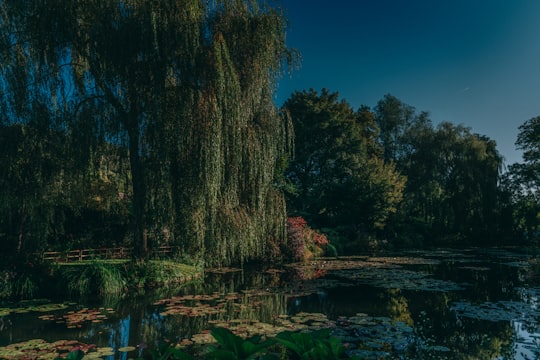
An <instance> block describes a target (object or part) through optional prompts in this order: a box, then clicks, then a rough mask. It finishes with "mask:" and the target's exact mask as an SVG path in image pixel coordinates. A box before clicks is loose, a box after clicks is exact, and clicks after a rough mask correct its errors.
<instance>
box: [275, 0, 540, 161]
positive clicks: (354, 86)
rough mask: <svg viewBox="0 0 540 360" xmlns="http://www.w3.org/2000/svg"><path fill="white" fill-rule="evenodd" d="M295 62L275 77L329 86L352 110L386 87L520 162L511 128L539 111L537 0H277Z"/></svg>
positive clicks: (287, 88)
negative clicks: (292, 69)
mask: <svg viewBox="0 0 540 360" xmlns="http://www.w3.org/2000/svg"><path fill="white" fill-rule="evenodd" d="M280 3H281V6H282V7H283V9H284V11H285V14H286V16H287V18H288V19H289V28H288V31H287V39H288V40H287V42H288V45H289V46H290V47H293V48H296V49H297V50H299V52H300V53H301V55H302V66H301V68H300V70H297V71H295V72H293V74H292V75H291V76H287V75H286V76H285V77H284V78H283V79H281V81H280V83H279V88H278V92H277V103H278V105H281V104H282V103H283V102H284V101H285V100H286V99H287V98H288V97H289V95H290V94H291V93H292V92H293V91H295V90H307V89H309V88H314V89H315V90H321V89H322V88H327V89H329V90H331V91H337V92H339V93H340V95H341V97H342V98H344V99H346V100H347V101H348V102H349V103H350V104H351V105H352V106H353V107H354V108H355V109H356V108H358V107H359V106H360V105H368V106H370V107H374V106H375V104H376V103H377V101H378V100H380V99H381V98H382V97H383V96H384V95H385V94H387V93H389V94H392V95H394V96H396V97H397V98H399V99H400V100H401V101H403V102H405V103H407V104H408V105H411V106H414V107H415V108H416V109H417V111H428V112H429V113H430V114H431V119H432V121H433V123H434V124H437V123H439V122H441V121H450V122H452V123H454V124H463V125H465V126H468V127H470V128H472V131H473V132H475V133H479V134H482V135H487V136H489V137H490V138H491V139H493V140H495V141H496V142H497V145H498V149H499V151H500V153H501V154H502V155H503V156H504V157H505V159H506V164H507V165H508V164H512V163H514V162H518V161H521V154H520V153H519V152H518V151H517V150H516V149H515V145H514V143H515V141H516V138H517V133H518V126H519V125H521V124H522V123H524V122H525V121H526V120H528V119H530V118H532V117H534V116H538V115H540V0H332V1H330V0H281V1H280Z"/></svg>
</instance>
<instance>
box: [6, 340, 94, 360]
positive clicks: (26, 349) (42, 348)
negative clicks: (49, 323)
mask: <svg viewBox="0 0 540 360" xmlns="http://www.w3.org/2000/svg"><path fill="white" fill-rule="evenodd" d="M76 350H81V351H83V352H84V353H89V352H90V351H94V352H95V353H96V354H100V357H101V354H103V352H102V351H98V349H97V348H96V346H95V345H88V344H84V343H81V342H78V341H75V340H59V341H55V342H52V343H49V342H47V341H45V340H43V339H32V340H29V341H25V342H20V343H16V344H10V345H7V346H4V347H0V358H1V359H6V360H16V359H17V360H18V359H45V360H46V359H56V358H57V357H61V356H63V355H67V354H68V353H70V352H72V351H76ZM103 356H105V355H103ZM85 358H90V357H85Z"/></svg>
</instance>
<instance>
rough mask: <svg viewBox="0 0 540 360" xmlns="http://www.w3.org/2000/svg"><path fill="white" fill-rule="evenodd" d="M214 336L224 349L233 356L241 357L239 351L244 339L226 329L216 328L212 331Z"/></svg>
mask: <svg viewBox="0 0 540 360" xmlns="http://www.w3.org/2000/svg"><path fill="white" fill-rule="evenodd" d="M211 334H212V336H213V337H214V338H215V339H216V340H217V342H218V343H219V344H220V345H221V346H223V348H224V349H226V350H229V351H231V352H232V353H233V354H236V355H239V351H240V349H241V347H242V342H243V341H244V339H242V338H241V337H240V336H238V335H235V334H234V333H233V332H232V331H230V330H229V329H226V328H220V327H218V328H215V329H212V331H211Z"/></svg>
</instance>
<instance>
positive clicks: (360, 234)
mask: <svg viewBox="0 0 540 360" xmlns="http://www.w3.org/2000/svg"><path fill="white" fill-rule="evenodd" d="M0 10H1V11H0V29H1V33H2V34H4V35H3V36H1V37H0V42H1V46H0V62H1V64H2V65H1V66H0V146H1V148H0V155H1V156H0V168H2V169H3V171H2V172H0V239H1V243H2V247H3V249H2V252H1V254H2V255H0V256H1V257H2V263H3V264H5V267H6V269H5V270H3V272H2V275H1V278H0V285H1V289H2V291H1V292H2V294H3V295H4V296H9V297H32V296H34V295H35V291H34V289H36V288H38V287H39V286H38V285H39V284H41V283H42V281H44V280H43V279H42V277H43V276H45V275H46V274H50V273H51V272H52V271H57V270H58V269H63V270H62V271H64V270H65V274H64V275H62V276H66V277H67V278H69V280H70V281H71V283H72V284H73V285H72V286H71V290H72V291H74V292H77V293H84V291H85V290H83V289H84V288H88V286H86V285H88V284H92V286H91V287H92V288H96V289H101V290H100V291H101V292H103V293H108V292H118V291H120V289H122V288H124V287H125V286H126V282H128V283H129V284H128V286H133V284H136V283H137V282H141V283H142V284H147V282H146V281H145V280H140V279H141V278H144V277H145V276H147V275H146V274H152V275H149V278H152V279H154V280H150V283H152V282H154V281H155V279H156V278H160V277H162V275H163V276H165V275H167V274H170V276H173V277H174V276H176V275H175V274H176V272H175V271H173V270H174V269H175V268H176V266H177V265H171V264H167V263H163V262H162V263H156V265H155V266H151V267H149V268H146V267H145V266H147V265H141V266H140V267H137V266H138V265H133V264H152V262H149V259H150V254H151V252H152V248H155V247H158V246H161V245H172V246H176V247H178V248H179V249H180V254H181V256H182V259H192V260H193V261H194V262H198V261H200V260H201V259H204V265H205V266H228V265H231V264H244V263H247V262H283V261H302V260H309V259H311V258H313V257H317V256H321V255H330V256H335V255H336V254H339V253H346V254H358V253H364V252H366V251H369V252H373V251H378V250H381V249H387V248H393V249H407V248H418V247H437V246H450V247H452V246H460V247H461V246H464V245H467V246H492V245H507V244H511V245H531V246H536V245H538V239H539V238H538V236H539V230H540V229H539V226H540V220H539V217H538V213H539V210H540V207H539V206H540V205H539V201H538V191H537V188H538V185H539V182H538V178H539V177H538V161H539V159H540V156H539V155H538V154H539V151H540V143H539V142H538V140H537V136H536V134H537V133H538V131H539V129H540V120H539V119H540V118H533V119H530V120H528V121H525V123H524V124H523V125H522V126H521V127H520V129H519V131H520V132H519V136H518V139H517V146H518V147H519V148H520V149H522V150H524V154H525V156H524V162H523V163H522V164H512V165H510V166H508V167H506V166H505V164H504V159H503V158H502V156H501V154H500V153H499V152H498V150H497V147H496V143H495V142H494V141H493V140H491V139H489V138H488V137H486V136H484V135H481V134H476V133H473V132H472V131H471V129H469V128H467V127H465V126H463V125H456V124H452V123H449V122H443V123H439V124H436V125H435V124H433V122H432V120H431V119H430V116H429V113H427V112H424V111H421V112H418V111H417V110H416V109H415V108H414V107H413V106H410V105H408V104H405V103H403V102H402V101H400V100H399V99H397V98H396V97H394V96H392V95H390V94H388V95H386V96H384V98H382V99H381V100H380V101H379V102H378V103H377V104H376V106H374V107H373V108H370V107H368V106H360V107H359V108H358V109H354V108H352V106H351V105H350V104H349V103H348V102H347V101H346V100H345V99H341V98H340V96H339V94H338V93H337V92H332V91H329V90H326V89H323V90H321V91H320V92H318V91H315V90H313V89H310V90H303V91H297V92H295V93H293V94H291V96H290V98H289V99H288V100H287V101H286V102H285V103H284V104H283V106H282V107H281V108H280V107H279V106H278V105H277V104H275V102H274V98H273V95H274V90H275V88H276V86H277V81H278V79H279V77H280V76H281V75H282V74H283V73H284V72H285V71H288V70H292V69H294V67H295V66H297V65H298V62H299V61H298V60H299V56H298V54H296V52H295V51H294V50H293V49H289V48H288V47H287V45H286V37H285V35H286V18H285V17H284V15H283V12H282V11H281V9H279V8H277V7H273V6H270V5H268V4H263V3H262V2H260V1H240V0H223V1H221V0H220V1H213V2H203V1H198V0H182V1H174V2H165V1H162V2H151V1H146V0H136V1H129V2H126V1H122V0H118V1H109V2H102V1H93V0H91V1H90V0H84V1H64V0H57V1H54V2H47V4H44V3H41V2H36V1H17V2H3V3H2V4H1V5H0ZM458 120H459V119H458ZM112 246H125V247H129V248H131V249H133V251H132V253H133V263H132V264H131V265H129V266H128V265H125V266H126V269H127V268H129V267H130V266H131V268H129V269H128V271H127V272H128V275H126V274H123V271H124V270H123V267H124V265H119V264H110V263H101V262H99V261H98V262H93V263H91V264H88V266H86V267H81V268H77V267H76V265H73V264H70V265H58V266H57V267H56V268H54V266H52V267H51V265H50V264H45V263H42V262H40V261H39V254H41V253H42V252H43V251H47V250H49V251H50V250H53V251H68V250H71V249H84V248H99V247H112ZM158 264H159V265H158ZM53 268H54V269H57V270H51V269H53ZM35 269H40V270H39V271H36V270H35ZM41 269H44V270H43V271H42V270H41ZM68 269H69V270H68ZM79 269H80V270H81V271H79ZM120 269H122V270H120ZM158 273H159V274H160V275H156V274H158ZM32 274H33V275H32ZM75 279H78V280H75ZM113 279H116V280H113ZM72 280H73V281H72ZM94 281H100V282H104V283H108V285H109V286H111V288H104V287H100V285H97V284H96V283H93V282H94ZM77 282H78V285H77ZM157 282H159V281H157ZM84 284H86V285H85V286H83V285H84ZM141 286H142V285H141ZM144 286H146V285H144ZM135 287H137V286H135Z"/></svg>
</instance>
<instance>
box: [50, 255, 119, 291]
mask: <svg viewBox="0 0 540 360" xmlns="http://www.w3.org/2000/svg"><path fill="white" fill-rule="evenodd" d="M57 269H58V270H59V271H60V277H61V278H63V279H64V280H65V282H63V283H64V284H67V289H68V290H69V292H71V293H74V294H77V295H81V296H87V295H100V296H106V295H113V296H122V295H124V294H125V290H126V287H127V280H126V277H125V275H124V274H123V273H122V271H121V270H120V268H119V266H118V265H116V264H109V263H107V262H105V261H97V260H96V261H92V262H90V263H85V264H81V265H62V266H59V267H58V268H57Z"/></svg>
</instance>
